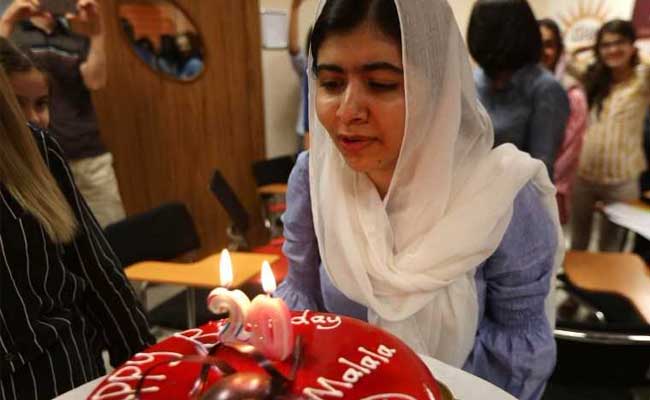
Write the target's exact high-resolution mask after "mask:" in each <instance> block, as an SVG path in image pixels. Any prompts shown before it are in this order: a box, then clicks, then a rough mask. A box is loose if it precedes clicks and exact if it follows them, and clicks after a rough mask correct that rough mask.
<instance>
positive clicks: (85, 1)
mask: <svg viewBox="0 0 650 400" xmlns="http://www.w3.org/2000/svg"><path fill="white" fill-rule="evenodd" d="M66 18H67V19H68V21H70V25H71V26H72V30H73V31H75V32H76V33H79V34H81V35H84V36H88V37H92V36H97V35H100V34H102V32H103V29H102V15H101V9H100V7H99V4H98V3H97V0H79V2H78V3H77V13H76V14H68V15H66Z"/></svg>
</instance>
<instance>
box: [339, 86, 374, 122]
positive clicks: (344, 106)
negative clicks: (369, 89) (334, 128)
mask: <svg viewBox="0 0 650 400" xmlns="http://www.w3.org/2000/svg"><path fill="white" fill-rule="evenodd" d="M336 114H337V117H338V118H339V119H340V120H341V121H342V122H343V123H354V122H365V120H366V119H367V118H368V108H367V104H366V99H365V94H364V93H363V88H362V87H361V84H360V83H354V82H350V83H349V84H348V86H347V87H346V88H345V91H344V92H343V93H342V96H341V103H340V104H339V108H338V110H337V112H336Z"/></svg>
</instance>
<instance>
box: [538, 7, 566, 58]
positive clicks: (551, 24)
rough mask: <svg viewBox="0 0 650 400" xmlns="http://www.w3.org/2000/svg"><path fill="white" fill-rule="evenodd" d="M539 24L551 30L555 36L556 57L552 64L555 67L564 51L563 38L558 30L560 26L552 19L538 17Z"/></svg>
mask: <svg viewBox="0 0 650 400" xmlns="http://www.w3.org/2000/svg"><path fill="white" fill-rule="evenodd" d="M539 26H543V27H544V28H546V29H548V30H549V31H551V32H552V33H553V36H554V37H555V50H556V51H557V59H556V60H555V65H553V68H555V66H556V65H557V62H558V60H559V59H560V57H561V56H562V53H564V40H562V32H561V31H560V27H559V26H558V24H557V22H555V21H553V20H552V19H550V18H543V19H540V20H539Z"/></svg>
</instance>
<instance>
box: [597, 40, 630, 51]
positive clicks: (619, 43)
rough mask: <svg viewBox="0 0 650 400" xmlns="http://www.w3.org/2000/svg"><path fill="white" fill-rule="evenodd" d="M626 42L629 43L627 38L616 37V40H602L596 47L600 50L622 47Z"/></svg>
mask: <svg viewBox="0 0 650 400" xmlns="http://www.w3.org/2000/svg"><path fill="white" fill-rule="evenodd" d="M627 44H631V43H630V41H629V40H626V39H617V40H612V41H611V42H602V43H600V44H599V45H598V49H600V50H607V49H611V48H612V47H622V46H625V45H627Z"/></svg>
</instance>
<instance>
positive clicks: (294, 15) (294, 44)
mask: <svg viewBox="0 0 650 400" xmlns="http://www.w3.org/2000/svg"><path fill="white" fill-rule="evenodd" d="M302 2H303V0H291V8H290V9H289V57H290V58H291V66H292V67H293V70H294V71H295V72H296V74H298V75H299V76H302V75H303V74H304V73H305V68H307V57H305V54H304V52H303V51H301V50H302V49H301V48H300V40H299V38H298V36H299V29H298V19H299V16H300V13H299V11H300V5H301V4H302Z"/></svg>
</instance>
